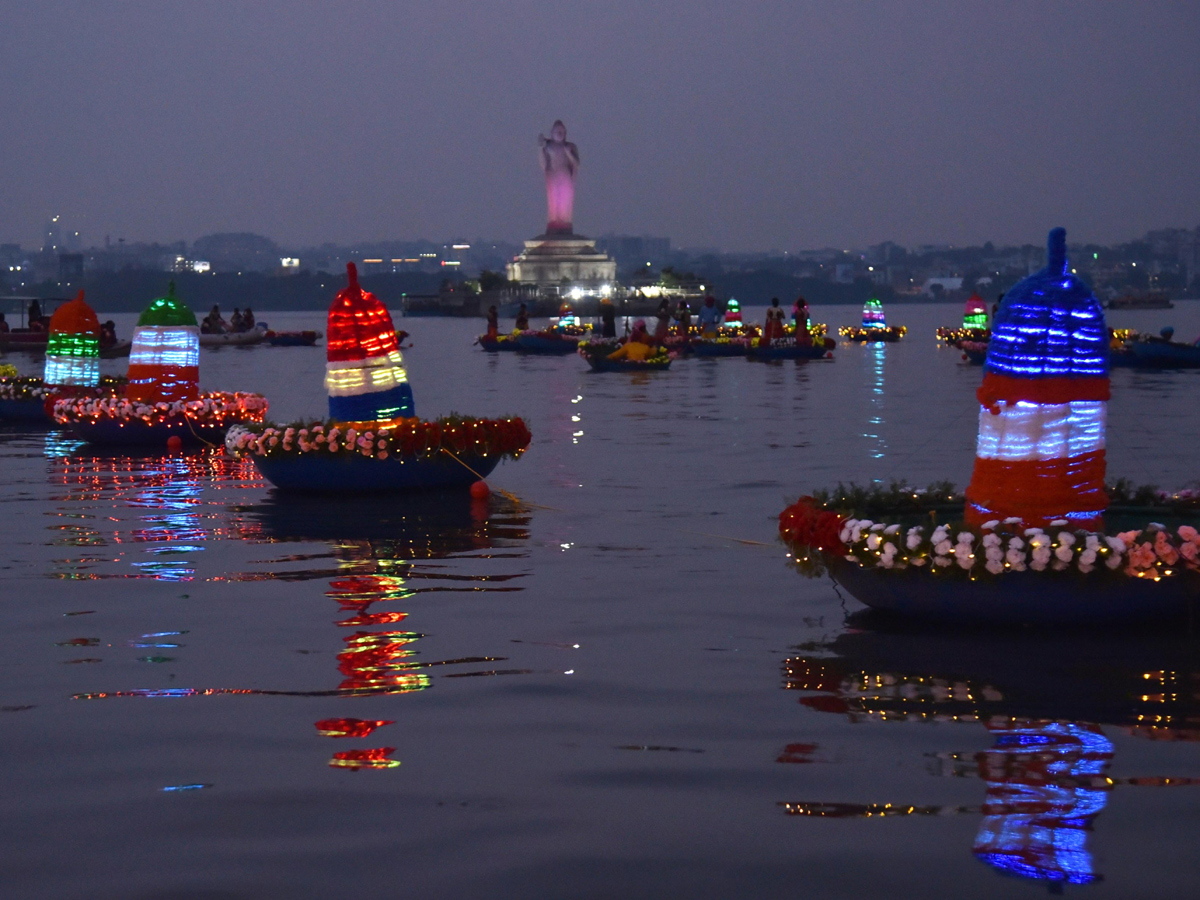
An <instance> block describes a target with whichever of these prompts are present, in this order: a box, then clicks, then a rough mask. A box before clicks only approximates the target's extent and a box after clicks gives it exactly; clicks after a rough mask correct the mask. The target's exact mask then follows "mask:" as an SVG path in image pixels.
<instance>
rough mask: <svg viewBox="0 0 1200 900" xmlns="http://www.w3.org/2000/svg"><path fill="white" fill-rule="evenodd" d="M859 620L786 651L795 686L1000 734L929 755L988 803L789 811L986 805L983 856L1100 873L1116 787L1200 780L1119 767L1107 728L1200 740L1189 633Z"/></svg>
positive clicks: (977, 846)
mask: <svg viewBox="0 0 1200 900" xmlns="http://www.w3.org/2000/svg"><path fill="white" fill-rule="evenodd" d="M857 624H858V625H859V626H860V628H856V629H854V630H851V631H848V632H847V633H845V634H843V635H841V636H839V637H838V638H836V639H834V640H833V641H831V642H830V643H828V644H826V645H809V646H807V647H806V648H805V649H806V650H807V651H810V652H811V651H816V652H815V653H814V654H813V655H805V656H797V657H792V658H789V659H787V660H785V661H784V663H783V674H784V687H785V689H787V690H795V691H799V692H801V693H802V694H803V696H802V697H801V698H800V703H801V705H803V706H805V707H807V708H809V709H811V710H814V711H816V712H819V713H824V714H835V715H839V716H845V717H846V718H847V719H848V720H849V721H851V722H855V723H859V724H867V725H872V726H874V725H884V726H886V727H893V728H894V727H897V726H898V725H900V724H902V723H913V722H923V723H929V724H933V723H946V724H951V725H953V726H956V727H959V728H964V727H969V728H980V727H982V728H983V729H985V730H986V732H987V733H988V734H989V735H990V736H991V738H992V740H993V744H992V746H991V747H990V748H988V749H986V750H982V751H979V752H977V753H974V754H971V753H964V752H948V753H946V752H942V753H926V754H925V755H926V759H927V761H928V764H927V771H928V773H929V774H930V775H934V776H942V777H947V776H948V777H955V778H978V779H980V780H982V781H983V782H984V786H985V791H984V797H983V800H982V803H981V804H977V805H971V806H950V805H939V804H930V803H927V802H923V800H922V799H912V800H908V801H904V802H895V801H890V800H889V801H882V802H874V803H853V802H845V801H838V800H828V799H825V800H820V801H783V802H781V804H780V805H781V806H782V807H783V808H784V810H785V811H786V812H787V813H788V814H789V815H792V816H803V817H811V818H818V819H827V818H832V819H844V818H884V817H904V816H914V815H915V816H930V815H932V816H942V815H954V814H968V815H973V816H981V819H980V822H979V826H978V831H977V833H976V836H975V839H974V843H973V852H974V855H975V856H976V857H977V858H978V859H979V860H981V861H982V862H984V863H986V864H987V865H989V866H991V867H993V868H994V869H996V870H997V871H999V872H1001V873H1002V874H1005V875H1011V876H1015V877H1019V878H1025V879H1032V880H1040V881H1047V882H1050V883H1051V884H1089V883H1091V882H1093V881H1097V880H1102V879H1103V875H1101V874H1099V873H1097V872H1096V870H1095V865H1094V859H1093V853H1092V851H1091V848H1090V840H1089V838H1090V835H1091V833H1092V832H1093V831H1094V830H1095V829H1096V827H1097V826H1098V824H1099V818H1100V814H1101V813H1102V812H1103V811H1104V809H1105V807H1106V805H1107V802H1108V795H1109V794H1110V792H1111V791H1112V790H1113V789H1114V787H1117V786H1120V785H1126V786H1130V787H1165V786H1173V787H1194V786H1196V785H1200V778H1197V777H1188V776H1182V777H1181V776H1178V775H1176V776H1174V777H1172V776H1171V775H1166V774H1162V775H1160V774H1155V775H1139V776H1135V777H1132V778H1130V777H1126V778H1115V779H1114V778H1113V777H1112V776H1111V774H1110V772H1109V769H1110V766H1111V764H1112V763H1113V760H1114V755H1115V748H1114V744H1113V742H1112V741H1111V740H1110V739H1109V737H1108V736H1106V734H1105V729H1120V730H1121V731H1123V732H1124V733H1125V734H1126V735H1129V736H1131V737H1136V738H1149V739H1152V740H1155V741H1164V740H1165V741H1183V742H1195V741H1197V740H1200V694H1197V692H1196V687H1197V686H1200V661H1198V660H1197V659H1196V657H1195V653H1194V643H1193V641H1192V640H1190V639H1187V638H1184V639H1179V638H1174V639H1167V638H1164V637H1163V636H1161V635H1155V634H1153V633H1151V634H1148V635H1137V634H1134V635H1129V636H1126V637H1124V638H1121V637H1112V636H1094V637H1089V638H1072V637H1070V636H1069V635H1068V636H1062V635H1056V636H1054V637H1053V638H1043V637H1030V636H1026V635H1014V634H1007V635H1004V634H1001V635H989V636H985V637H980V636H977V635H970V634H962V633H954V632H946V633H941V634H938V633H932V634H931V633H929V632H928V630H926V631H920V630H917V629H915V628H913V627H911V626H905V627H901V628H896V627H895V625H894V624H892V623H889V621H888V620H887V619H886V618H884V617H878V616H873V615H866V614H864V615H861V616H859V617H858V623H857ZM1051 714H1055V717H1053V718H1051V717H1050V715H1051ZM1062 716H1066V717H1067V718H1063V717H1062ZM1076 717H1078V718H1076ZM818 752H819V750H818V747H817V746H816V745H799V744H794V745H791V746H790V747H789V748H788V749H787V750H786V751H785V753H784V755H783V756H781V758H780V759H779V760H778V761H779V762H810V761H812V760H811V757H812V756H813V755H814V754H816V753H818Z"/></svg>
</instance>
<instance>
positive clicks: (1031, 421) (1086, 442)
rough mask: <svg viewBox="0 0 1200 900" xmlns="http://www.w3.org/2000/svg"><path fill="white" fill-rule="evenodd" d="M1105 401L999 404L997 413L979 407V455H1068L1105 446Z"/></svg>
mask: <svg viewBox="0 0 1200 900" xmlns="http://www.w3.org/2000/svg"><path fill="white" fill-rule="evenodd" d="M1107 408H1108V404H1107V403H1105V402H1104V401H1102V400H1076V401H1074V402H1072V403H1053V404H1051V403H1028V402H1025V401H1020V402H1018V403H1015V404H1008V405H1003V404H1002V405H1001V406H1000V413H999V415H993V414H992V413H990V412H988V410H987V409H986V408H981V409H980V410H979V441H978V443H977V444H976V448H975V455H976V456H977V457H978V458H980V459H1001V460H1007V461H1016V460H1050V459H1068V458H1070V457H1073V456H1082V455H1083V454H1085V453H1095V452H1097V451H1099V450H1103V449H1104V425H1105V417H1106V414H1107Z"/></svg>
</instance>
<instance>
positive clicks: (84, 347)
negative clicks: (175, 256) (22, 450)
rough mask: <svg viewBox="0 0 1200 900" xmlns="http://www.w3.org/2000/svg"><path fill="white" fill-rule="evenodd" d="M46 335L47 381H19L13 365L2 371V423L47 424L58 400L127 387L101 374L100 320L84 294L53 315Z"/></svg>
mask: <svg viewBox="0 0 1200 900" xmlns="http://www.w3.org/2000/svg"><path fill="white" fill-rule="evenodd" d="M46 333H47V342H46V364H45V369H44V372H43V377H41V378H36V377H20V376H18V375H17V370H16V369H15V368H14V367H12V366H6V367H2V368H3V371H0V420H15V421H25V422H45V423H47V424H48V423H49V422H50V421H51V415H50V410H51V409H52V408H53V405H54V402H55V401H56V400H57V399H59V398H62V397H64V396H79V397H90V398H98V397H103V396H111V395H113V394H115V393H116V392H117V391H118V390H119V389H120V387H121V386H122V385H123V384H124V382H125V379H123V378H120V379H119V378H111V377H101V375H100V321H99V319H97V318H96V313H95V311H94V310H93V309H92V308H91V307H90V306H88V304H87V302H86V301H85V300H84V295H83V291H80V292H79V294H78V295H77V296H76V297H75V299H74V300H71V301H70V302H68V303H64V304H63V305H62V306H60V307H59V308H58V309H57V310H55V311H54V315H52V316H51V317H50V327H49V328H48V329H47V332H46Z"/></svg>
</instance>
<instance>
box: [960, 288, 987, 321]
mask: <svg viewBox="0 0 1200 900" xmlns="http://www.w3.org/2000/svg"><path fill="white" fill-rule="evenodd" d="M963 328H987V304H986V303H984V302H983V298H982V297H980V296H979V295H978V294H972V295H971V296H970V297H969V298H968V299H967V305H966V307H965V308H964V309H963Z"/></svg>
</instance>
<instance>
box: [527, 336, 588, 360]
mask: <svg viewBox="0 0 1200 900" xmlns="http://www.w3.org/2000/svg"><path fill="white" fill-rule="evenodd" d="M516 341H517V349H518V350H520V351H521V352H522V353H540V354H543V355H546V356H565V355H566V354H568V353H574V352H575V351H576V350H577V349H578V348H579V339H578V338H548V337H543V336H542V335H540V334H519V335H517V337H516Z"/></svg>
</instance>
